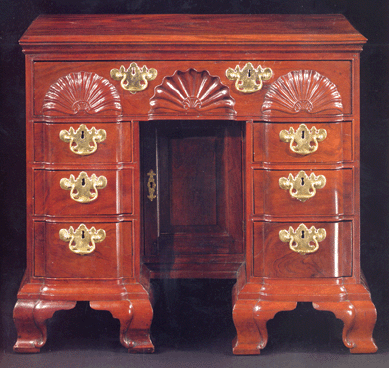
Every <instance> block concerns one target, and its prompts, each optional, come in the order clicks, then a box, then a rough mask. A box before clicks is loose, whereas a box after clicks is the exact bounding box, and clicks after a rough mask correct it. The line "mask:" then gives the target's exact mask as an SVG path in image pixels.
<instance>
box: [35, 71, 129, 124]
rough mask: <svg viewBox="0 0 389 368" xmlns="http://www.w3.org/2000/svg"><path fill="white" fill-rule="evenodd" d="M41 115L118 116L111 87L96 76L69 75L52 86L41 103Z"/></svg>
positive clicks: (117, 101)
mask: <svg viewBox="0 0 389 368" xmlns="http://www.w3.org/2000/svg"><path fill="white" fill-rule="evenodd" d="M42 112H43V115H44V116H63V115H65V116H66V115H76V114H88V115H93V114H99V115H108V116H117V115H121V113H122V106H121V103H120V96H119V93H118V92H117V90H116V88H115V86H113V85H112V84H111V83H110V82H109V81H108V80H107V79H105V78H103V77H101V76H99V75H97V74H96V73H88V72H79V73H70V74H68V75H66V76H64V77H61V78H59V79H58V80H57V81H56V82H55V83H54V84H52V85H51V86H50V88H49V90H48V91H47V93H46V96H45V98H44V100H43V109H42Z"/></svg>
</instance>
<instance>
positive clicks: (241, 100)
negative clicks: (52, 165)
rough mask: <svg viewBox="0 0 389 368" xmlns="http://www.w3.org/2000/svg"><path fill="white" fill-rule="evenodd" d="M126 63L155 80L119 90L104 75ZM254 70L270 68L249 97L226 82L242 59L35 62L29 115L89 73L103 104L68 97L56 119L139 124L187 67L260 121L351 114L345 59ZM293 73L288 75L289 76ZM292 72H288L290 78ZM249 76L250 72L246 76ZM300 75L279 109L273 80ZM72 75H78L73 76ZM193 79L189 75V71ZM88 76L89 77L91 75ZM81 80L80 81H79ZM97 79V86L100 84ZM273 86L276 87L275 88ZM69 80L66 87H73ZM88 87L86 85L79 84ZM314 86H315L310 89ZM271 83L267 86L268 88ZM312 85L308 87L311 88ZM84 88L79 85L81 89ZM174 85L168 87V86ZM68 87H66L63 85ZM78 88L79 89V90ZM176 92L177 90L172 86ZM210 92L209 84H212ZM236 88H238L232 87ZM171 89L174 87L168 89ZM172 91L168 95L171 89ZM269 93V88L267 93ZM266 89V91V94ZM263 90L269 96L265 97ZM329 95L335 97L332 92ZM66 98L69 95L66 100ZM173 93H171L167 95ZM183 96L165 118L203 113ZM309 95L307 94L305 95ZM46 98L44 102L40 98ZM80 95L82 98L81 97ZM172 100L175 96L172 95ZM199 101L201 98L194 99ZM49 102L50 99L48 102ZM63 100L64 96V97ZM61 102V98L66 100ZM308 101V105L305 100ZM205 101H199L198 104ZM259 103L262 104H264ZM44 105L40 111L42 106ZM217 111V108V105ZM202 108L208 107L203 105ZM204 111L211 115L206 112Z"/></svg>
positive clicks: (269, 64)
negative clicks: (130, 119)
mask: <svg viewBox="0 0 389 368" xmlns="http://www.w3.org/2000/svg"><path fill="white" fill-rule="evenodd" d="M132 62H136V63H137V65H138V66H139V67H140V68H142V67H143V66H144V65H146V67H147V68H149V69H150V68H153V69H156V70H157V75H156V77H155V79H153V80H151V81H149V82H148V87H147V88H146V89H145V90H143V91H141V92H139V93H135V94H132V93H130V92H129V91H126V90H124V89H123V88H122V87H121V85H120V83H121V82H120V80H114V79H113V78H112V77H111V75H110V72H111V70H112V69H119V68H120V67H121V66H122V65H123V66H124V68H125V69H127V68H128V67H129V66H130V64H131V63H132ZM250 62H251V63H252V65H253V67H254V68H258V66H259V65H261V67H262V68H271V70H272V72H273V73H272V77H271V78H270V79H269V80H267V81H265V82H264V84H263V87H262V89H261V90H259V91H257V92H255V93H243V92H241V91H240V90H239V89H237V88H236V86H235V83H237V80H230V79H229V78H228V77H227V75H226V71H227V70H228V69H233V70H236V67H237V66H238V67H239V68H238V69H240V70H242V69H243V68H244V67H245V65H247V63H248V61H246V60H234V61H227V62H226V61H220V62H217V61H187V60H185V61H179V62H178V61H170V60H169V62H166V61H152V60H151V61H147V62H145V61H139V60H116V61H102V62H98V61H91V62H61V63H59V62H44V63H43V62H36V63H35V64H34V75H35V78H34V82H33V83H34V88H33V91H34V106H33V111H32V114H33V115H35V116H42V115H46V114H47V111H44V110H46V109H50V108H53V109H54V104H57V100H58V101H59V100H60V99H61V98H62V96H58V95H57V91H60V93H59V94H61V93H62V92H65V90H66V88H67V86H66V79H67V78H68V79H69V78H71V77H68V76H69V75H71V74H72V73H73V74H74V73H84V74H83V75H85V73H93V78H95V80H96V81H99V82H96V83H97V84H98V87H99V88H100V87H101V90H102V94H103V95H104V98H105V105H104V106H103V107H101V106H100V105H99V104H97V107H96V106H95V105H96V101H95V100H93V101H91V103H89V102H88V100H87V99H86V100H85V99H84V98H83V99H77V98H74V97H72V99H71V101H66V103H63V102H61V103H59V102H58V105H61V106H62V105H63V104H66V106H68V108H67V109H63V108H62V107H58V108H57V107H56V109H57V110H56V111H57V112H56V113H55V115H56V117H61V116H62V117H66V116H71V117H74V116H80V114H81V115H82V114H83V113H84V115H82V116H83V117H85V114H86V115H88V114H89V115H93V116H95V117H107V116H113V117H118V116H121V115H123V116H129V115H131V116H137V117H140V118H141V119H142V120H144V119H145V117H147V116H148V114H149V110H150V104H149V100H150V99H151V98H152V97H153V96H154V94H155V87H157V86H160V85H161V84H162V83H163V78H165V77H171V76H173V75H174V73H175V72H176V71H182V72H186V71H188V70H189V69H194V70H196V71H198V72H202V71H208V72H209V74H210V75H211V76H216V77H219V78H220V82H221V84H222V85H224V86H227V87H228V88H229V93H230V95H231V97H232V99H233V100H234V101H235V102H236V104H235V110H236V111H239V115H238V117H237V118H239V116H242V117H244V116H246V117H247V116H250V117H251V118H252V117H261V116H265V117H266V119H268V120H270V121H271V120H272V119H273V118H278V117H280V116H281V117H284V116H291V117H293V118H296V117H299V116H303V117H308V116H312V117H313V118H316V117H320V116H329V115H330V116H331V115H333V116H335V115H339V114H340V115H342V114H351V113H352V110H353V107H352V92H351V91H352V90H351V80H352V64H351V61H326V60H297V61H293V60H290V61H278V60H277V61H276V60H259V59H258V60H256V61H255V60H254V61H253V60H250ZM294 72H296V73H297V74H296V73H295V74H296V75H294V74H293V73H294ZM291 73H292V74H291ZM252 74H253V73H252ZM300 74H301V75H302V76H303V78H304V83H303V90H302V91H301V92H300V95H298V96H297V97H296V96H295V97H293V91H292V90H293V87H291V88H292V90H291V91H290V92H291V93H290V94H289V97H288V101H289V100H290V101H289V102H288V103H287V105H288V106H289V108H287V109H286V110H285V109H283V108H281V109H280V106H284V105H285V102H284V101H280V100H279V96H280V95H279V94H278V93H277V86H278V84H279V83H280V80H279V78H284V79H285V78H286V79H288V80H291V81H293V80H295V79H296V78H297V79H299V77H298V76H299V75H300ZM77 75H78V74H77ZM192 75H195V73H192ZM199 76H200V74H198V75H197V76H195V77H193V78H192V77H189V79H191V78H192V79H193V80H189V81H188V83H189V84H190V85H191V86H192V87H193V86H195V87H194V90H196V88H197V87H200V86H201V85H202V78H203V77H202V76H200V77H199ZM60 78H62V79H61V81H60V83H59V86H58V87H57V88H55V90H54V91H55V93H54V94H50V93H49V99H47V93H48V92H49V90H50V87H51V86H52V85H55V84H56V83H58V81H59V79H60ZM74 78H75V79H80V78H81V77H77V78H76V77H74ZM91 78H92V77H91ZM81 79H82V78H81ZM327 80H328V82H327ZM102 81H103V82H102ZM277 82H278V84H276V83H277ZM73 84H74V83H73V82H71V83H69V85H73ZM85 84H87V85H88V88H89V85H90V83H85ZM316 84H317V85H316ZM271 85H273V87H272V88H270V86H271ZM313 85H314V86H313ZM329 85H331V86H332V87H331V88H332V89H333V90H334V91H335V92H334V91H332V90H331V89H330V90H329V91H327V89H328V88H329V87H328V86H329ZM83 86H84V85H83ZM173 87H174V86H172V88H173ZM69 88H70V87H69ZM82 88H84V87H82ZM178 88H179V86H178ZM212 88H214V85H213V84H212ZM238 88H239V87H238ZM173 89H174V88H173ZM173 89H172V91H173ZM270 89H271V90H270ZM305 89H308V90H309V89H310V90H311V91H315V90H317V91H318V92H317V93H318V97H320V98H321V100H320V99H319V100H320V101H319V100H318V99H315V98H309V99H308V100H307V99H306V95H307V93H306V91H305ZM269 90H270V92H269ZM166 92H167V93H166V96H162V97H164V98H165V97H166V98H167V99H169V96H170V94H169V91H166ZM268 92H269V94H267V93H268ZM202 93H203V94H204V96H208V95H209V91H205V90H204V91H202V92H201V93H200V94H202ZM333 93H335V95H334V94H333ZM327 94H328V98H327V100H326V101H327V102H328V103H324V105H323V104H322V102H323V99H322V97H323V95H324V96H326V95H327ZM68 95H70V94H69V93H67V94H66V96H68ZM173 95H174V93H173ZM184 95H185V92H183V94H182V96H178V95H177V96H178V98H177V99H175V100H174V101H173V100H172V101H171V102H172V105H176V108H173V109H172V111H171V114H174V112H176V113H184V112H185V111H186V112H185V113H190V110H191V109H193V110H194V111H198V113H199V114H200V115H202V114H203V113H206V112H205V110H206V109H205V104H203V105H201V104H198V103H195V104H193V105H191V104H190V103H189V105H188V104H187V102H188V101H190V100H191V98H193V97H194V96H192V95H190V93H189V95H185V96H184ZM308 95H309V93H308ZM45 96H46V99H45ZM83 96H85V94H83ZM177 96H176V97H177ZM200 97H201V96H200ZM50 98H51V100H50ZM64 98H65V97H64ZM66 98H67V97H66ZM334 99H335V100H339V103H338V105H336V106H332V104H331V101H332V100H334ZM311 100H312V101H311ZM202 101H205V100H202ZM264 102H266V103H265V105H264ZM44 105H45V108H44V107H43V106H44ZM219 107H220V106H219ZM207 109H208V107H207ZM208 112H209V113H212V111H210V110H208Z"/></svg>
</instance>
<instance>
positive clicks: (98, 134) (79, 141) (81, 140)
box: [59, 124, 107, 156]
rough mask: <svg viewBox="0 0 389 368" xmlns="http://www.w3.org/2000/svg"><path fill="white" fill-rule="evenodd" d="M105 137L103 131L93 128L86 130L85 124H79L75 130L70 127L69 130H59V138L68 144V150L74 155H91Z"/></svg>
mask: <svg viewBox="0 0 389 368" xmlns="http://www.w3.org/2000/svg"><path fill="white" fill-rule="evenodd" d="M106 137H107V132H106V131H105V130H104V129H99V130H97V129H96V128H95V127H93V128H92V129H90V130H89V129H88V128H87V127H86V125H85V124H81V125H80V126H79V128H78V129H77V130H74V129H73V127H70V128H69V130H61V132H60V133H59V138H60V139H61V140H62V141H63V142H66V143H69V148H70V150H71V151H72V152H73V153H75V154H76V155H80V156H86V155H91V154H92V153H94V152H96V150H97V143H101V142H103V141H104V140H105V139H106Z"/></svg>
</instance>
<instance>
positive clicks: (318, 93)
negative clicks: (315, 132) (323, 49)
mask: <svg viewBox="0 0 389 368" xmlns="http://www.w3.org/2000/svg"><path fill="white" fill-rule="evenodd" d="M300 112H306V113H310V114H323V115H342V114H343V105H342V98H341V96H340V93H339V92H338V89H337V88H336V85H335V84H334V83H332V82H331V81H330V80H329V79H328V78H327V77H325V76H323V75H321V74H320V73H318V72H316V71H314V70H297V71H292V72H289V73H288V74H285V75H283V76H281V77H279V78H278V79H277V80H276V81H275V82H274V83H272V84H271V85H270V88H269V90H268V91H267V93H266V95H265V98H264V102H263V105H262V113H263V115H264V117H271V116H277V115H283V114H288V115H290V114H297V113H300Z"/></svg>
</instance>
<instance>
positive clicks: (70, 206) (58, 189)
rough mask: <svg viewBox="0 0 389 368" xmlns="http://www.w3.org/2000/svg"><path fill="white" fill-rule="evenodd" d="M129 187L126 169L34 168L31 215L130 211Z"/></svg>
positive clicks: (130, 172) (131, 176)
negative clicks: (33, 211) (33, 210)
mask: <svg viewBox="0 0 389 368" xmlns="http://www.w3.org/2000/svg"><path fill="white" fill-rule="evenodd" d="M71 175H73V177H71ZM104 178H105V179H104ZM61 183H62V185H61ZM133 188H134V172H133V169H130V168H129V169H122V170H92V169H91V170H34V198H35V201H34V203H35V214H37V215H50V216H83V215H95V214H104V215H112V214H132V213H133V203H134V200H133Z"/></svg>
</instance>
